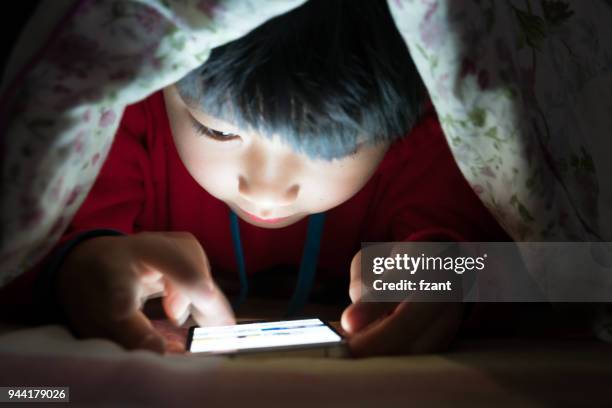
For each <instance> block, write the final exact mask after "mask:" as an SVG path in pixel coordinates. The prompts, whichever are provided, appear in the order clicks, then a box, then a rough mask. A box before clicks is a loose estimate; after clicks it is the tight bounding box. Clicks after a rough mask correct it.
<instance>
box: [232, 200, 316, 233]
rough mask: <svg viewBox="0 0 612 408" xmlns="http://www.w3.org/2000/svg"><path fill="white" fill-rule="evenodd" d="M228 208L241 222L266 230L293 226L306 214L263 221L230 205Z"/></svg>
mask: <svg viewBox="0 0 612 408" xmlns="http://www.w3.org/2000/svg"><path fill="white" fill-rule="evenodd" d="M230 207H231V208H232V210H234V212H235V213H236V214H237V215H238V217H239V218H240V219H241V220H243V221H244V222H247V223H249V224H251V225H254V226H256V227H259V228H268V229H277V228H285V227H288V226H290V225H293V224H295V223H296V222H299V221H301V220H302V219H304V217H306V216H307V214H295V215H291V216H289V217H285V218H280V219H273V220H263V219H259V218H257V217H255V216H252V215H251V214H249V213H247V212H245V211H243V210H242V209H240V208H236V207H234V206H231V205H230Z"/></svg>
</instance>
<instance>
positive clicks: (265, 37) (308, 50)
mask: <svg viewBox="0 0 612 408" xmlns="http://www.w3.org/2000/svg"><path fill="white" fill-rule="evenodd" d="M177 88H178V90H179V92H180V94H181V96H182V97H183V98H184V99H185V100H187V101H188V102H189V103H192V104H195V105H196V106H198V107H201V108H202V109H203V110H204V111H205V112H207V113H209V114H211V115H213V116H216V117H219V118H221V119H223V120H226V121H228V122H230V123H234V124H235V125H236V126H238V127H240V128H244V129H249V128H252V129H254V130H255V131H257V132H258V133H260V134H262V135H266V136H271V135H273V134H278V135H279V137H280V138H281V139H282V140H283V141H285V142H287V143H289V144H290V145H291V146H292V147H293V148H294V149H296V150H297V151H299V152H302V153H305V154H307V155H309V156H310V157H315V158H323V159H333V158H339V157H342V156H346V155H348V154H350V153H351V152H352V151H353V150H354V149H355V148H356V146H357V143H358V136H363V137H364V138H365V140H366V141H367V142H369V143H376V142H381V141H389V142H392V141H394V140H397V139H399V138H401V137H403V136H404V135H406V134H407V133H408V132H409V131H410V130H411V129H412V126H413V125H414V123H415V122H416V120H417V119H418V115H419V113H420V111H421V108H422V105H423V101H424V99H425V91H424V89H423V85H422V82H421V79H420V76H419V74H418V72H417V71H416V68H415V66H414V63H413V62H412V58H411V57H410V54H409V52H408V49H407V47H406V45H405V43H404V41H403V39H402V37H401V35H400V34H399V32H398V31H397V28H396V26H395V23H394V21H393V19H392V17H391V13H390V11H389V8H388V6H387V1H386V0H310V1H308V2H306V3H305V4H303V5H302V6H300V7H298V8H296V9H294V10H292V11H289V12H287V13H285V14H283V15H280V16H277V17H275V18H273V19H271V20H269V21H267V22H266V23H264V24H263V25H261V26H259V27H257V28H255V29H254V30H253V31H251V32H250V33H248V34H247V35H246V36H244V37H241V38H239V39H237V40H235V41H232V42H230V43H228V44H225V45H223V46H221V47H218V48H215V49H213V50H212V52H211V55H210V58H209V59H208V60H207V61H206V62H205V63H204V64H203V65H202V66H200V67H199V68H197V69H195V70H194V71H192V72H191V73H189V74H188V75H187V76H186V77H185V78H183V79H181V80H180V81H179V82H178V83H177Z"/></svg>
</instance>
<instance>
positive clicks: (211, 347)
mask: <svg viewBox="0 0 612 408" xmlns="http://www.w3.org/2000/svg"><path fill="white" fill-rule="evenodd" d="M187 350H188V351H190V352H192V353H198V354H201V355H229V356H234V357H235V356H241V355H244V356H247V355H258V356H262V355H264V354H265V355H268V356H269V355H277V356H281V355H288V356H320V357H343V356H345V355H346V354H347V352H346V344H345V340H344V338H343V337H342V336H341V335H340V334H339V333H338V332H337V331H336V330H334V329H333V328H332V327H331V326H330V325H329V324H327V323H326V322H324V321H322V320H321V319H317V318H315V319H300V320H280V321H272V322H248V323H241V324H236V325H231V326H217V327H198V326H193V327H191V328H190V329H189V335H188V336H187Z"/></svg>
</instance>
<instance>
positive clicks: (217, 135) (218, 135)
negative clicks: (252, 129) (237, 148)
mask: <svg viewBox="0 0 612 408" xmlns="http://www.w3.org/2000/svg"><path fill="white" fill-rule="evenodd" d="M191 124H192V125H193V128H194V129H195V131H196V133H197V134H199V135H204V136H206V137H210V138H211V139H214V140H218V141H220V142H227V141H229V140H236V139H240V136H238V135H235V134H233V133H227V132H220V131H218V130H214V129H211V128H209V127H207V126H204V125H203V124H201V123H200V122H198V121H197V120H195V119H194V118H191Z"/></svg>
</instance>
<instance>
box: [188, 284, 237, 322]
mask: <svg viewBox="0 0 612 408" xmlns="http://www.w3.org/2000/svg"><path fill="white" fill-rule="evenodd" d="M190 298H191V314H192V316H193V318H194V319H195V321H196V322H197V323H198V324H199V325H200V326H224V325H230V324H235V323H236V319H235V318H234V312H233V311H232V308H231V306H230V304H229V302H228V300H227V298H226V297H225V295H224V294H223V292H221V290H220V289H219V287H218V286H217V285H215V284H214V283H213V282H212V281H211V282H209V285H208V287H206V288H196V290H195V291H193V292H192V293H191V294H190Z"/></svg>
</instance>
